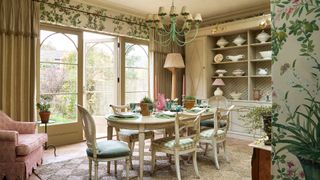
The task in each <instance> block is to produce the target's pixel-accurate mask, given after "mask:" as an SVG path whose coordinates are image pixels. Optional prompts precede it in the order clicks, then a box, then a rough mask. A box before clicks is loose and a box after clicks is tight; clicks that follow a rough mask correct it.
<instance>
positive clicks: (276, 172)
mask: <svg viewBox="0 0 320 180" xmlns="http://www.w3.org/2000/svg"><path fill="white" fill-rule="evenodd" d="M271 6H272V38H273V40H272V50H273V65H272V80H273V88H274V90H273V102H274V103H275V104H276V105H277V107H276V108H275V111H274V116H273V124H272V125H273V128H272V131H273V139H272V146H273V147H272V148H273V153H272V179H297V180H298V179H307V180H315V179H319V178H320V123H319V120H320V31H319V26H320V1H319V0H272V3H271Z"/></svg>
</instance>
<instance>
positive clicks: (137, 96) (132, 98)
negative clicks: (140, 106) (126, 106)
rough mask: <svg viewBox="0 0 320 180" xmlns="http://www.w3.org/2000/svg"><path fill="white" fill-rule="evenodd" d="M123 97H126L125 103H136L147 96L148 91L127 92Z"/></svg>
mask: <svg viewBox="0 0 320 180" xmlns="http://www.w3.org/2000/svg"><path fill="white" fill-rule="evenodd" d="M125 96H126V102H127V103H138V102H140V100H141V99H142V98H143V97H145V96H148V91H146V92H132V93H129V92H127V93H125Z"/></svg>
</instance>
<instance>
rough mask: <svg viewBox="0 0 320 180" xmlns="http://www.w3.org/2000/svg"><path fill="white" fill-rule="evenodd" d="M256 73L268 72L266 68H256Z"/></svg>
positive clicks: (263, 73)
mask: <svg viewBox="0 0 320 180" xmlns="http://www.w3.org/2000/svg"><path fill="white" fill-rule="evenodd" d="M257 74H258V75H267V74H268V68H258V70H257Z"/></svg>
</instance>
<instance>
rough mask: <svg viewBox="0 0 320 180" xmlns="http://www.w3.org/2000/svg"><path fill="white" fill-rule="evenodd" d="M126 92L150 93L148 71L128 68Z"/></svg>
mask: <svg viewBox="0 0 320 180" xmlns="http://www.w3.org/2000/svg"><path fill="white" fill-rule="evenodd" d="M125 82H126V92H132V91H148V84H149V83H148V69H136V68H126V80H125Z"/></svg>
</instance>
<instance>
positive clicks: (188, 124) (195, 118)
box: [151, 110, 205, 180]
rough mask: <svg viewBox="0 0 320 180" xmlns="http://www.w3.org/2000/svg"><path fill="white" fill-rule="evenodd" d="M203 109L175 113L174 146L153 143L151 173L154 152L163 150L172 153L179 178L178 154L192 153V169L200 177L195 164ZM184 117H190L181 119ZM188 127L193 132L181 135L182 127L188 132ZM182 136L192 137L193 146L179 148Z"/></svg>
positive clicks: (154, 166)
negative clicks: (194, 112) (197, 111)
mask: <svg viewBox="0 0 320 180" xmlns="http://www.w3.org/2000/svg"><path fill="white" fill-rule="evenodd" d="M204 111H205V110H203V111H201V112H199V113H197V114H189V113H177V114H176V118H175V138H174V140H175V145H174V148H172V149H168V148H166V147H163V146H155V145H154V144H153V146H152V151H151V156H152V160H151V168H152V173H154V172H155V168H156V152H164V153H167V154H170V155H174V157H175V166H176V172H177V179H178V180H181V174H180V158H179V156H180V155H182V154H187V153H193V155H192V157H193V166H194V170H195V173H196V176H197V178H200V175H199V170H198V164H197V145H198V142H199V136H200V120H201V114H202V113H203V112H204ZM185 118H190V120H187V121H186V120H182V119H185ZM189 128H193V130H194V131H195V133H194V134H192V135H186V136H181V133H180V132H181V131H182V130H183V129H186V131H187V132H188V130H189ZM183 138H191V139H193V141H194V142H193V143H194V146H192V148H190V149H186V150H181V149H180V148H181V147H180V143H179V142H180V139H183Z"/></svg>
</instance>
